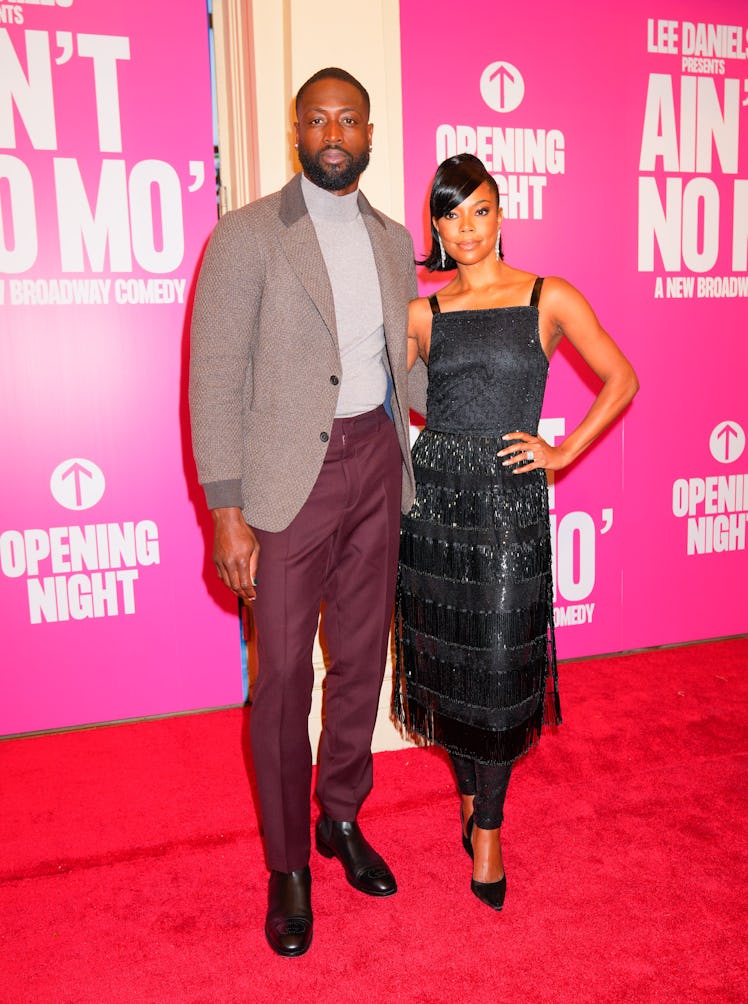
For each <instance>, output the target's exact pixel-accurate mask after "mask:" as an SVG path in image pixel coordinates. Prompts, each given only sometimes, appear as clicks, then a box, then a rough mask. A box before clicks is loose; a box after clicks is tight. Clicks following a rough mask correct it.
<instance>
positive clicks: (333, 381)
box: [330, 373, 340, 387]
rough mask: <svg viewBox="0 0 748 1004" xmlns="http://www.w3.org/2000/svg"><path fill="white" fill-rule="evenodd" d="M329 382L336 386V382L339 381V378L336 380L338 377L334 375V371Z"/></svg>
mask: <svg viewBox="0 0 748 1004" xmlns="http://www.w3.org/2000/svg"><path fill="white" fill-rule="evenodd" d="M330 383H331V384H332V385H333V387H337V386H338V384H339V383H340V380H338V378H337V377H336V376H335V374H334V373H333V375H332V376H331V377H330Z"/></svg>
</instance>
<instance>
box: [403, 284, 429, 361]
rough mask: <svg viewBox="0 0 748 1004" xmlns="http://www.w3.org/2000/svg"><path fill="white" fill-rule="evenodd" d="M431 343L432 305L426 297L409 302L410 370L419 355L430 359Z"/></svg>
mask: <svg viewBox="0 0 748 1004" xmlns="http://www.w3.org/2000/svg"><path fill="white" fill-rule="evenodd" d="M430 344H431V307H430V306H429V301H428V300H427V299H426V298H425V297H423V296H422V297H419V298H418V299H417V300H411V301H410V303H409V304H408V371H410V370H411V369H412V368H413V365H414V364H415V361H416V359H418V358H419V357H420V358H421V359H423V361H424V362H425V363H427V362H428V361H429V346H430Z"/></svg>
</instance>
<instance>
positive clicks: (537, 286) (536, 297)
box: [530, 275, 543, 307]
mask: <svg viewBox="0 0 748 1004" xmlns="http://www.w3.org/2000/svg"><path fill="white" fill-rule="evenodd" d="M542 288H543V277H542V276H540V275H539V276H538V277H537V279H536V280H535V283H534V285H533V287H532V296H531V297H530V306H531V307H537V305H538V304H539V303H540V290H541V289H542Z"/></svg>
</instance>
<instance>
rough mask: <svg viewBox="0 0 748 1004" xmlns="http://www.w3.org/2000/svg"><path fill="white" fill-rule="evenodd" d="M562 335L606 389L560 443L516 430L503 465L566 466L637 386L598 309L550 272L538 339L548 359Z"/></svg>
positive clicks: (527, 467)
mask: <svg viewBox="0 0 748 1004" xmlns="http://www.w3.org/2000/svg"><path fill="white" fill-rule="evenodd" d="M562 338H567V339H568V340H569V341H570V342H571V344H572V345H573V346H574V348H575V349H576V350H577V352H579V354H580V356H581V357H582V358H583V359H584V361H585V362H586V363H587V365H588V366H589V367H590V369H591V370H592V371H593V372H594V373H595V374H596V375H597V376H598V377H599V378H600V380H601V381H602V384H603V386H602V388H601V389H600V392H599V394H598V395H597V397H596V398H595V400H594V401H593V403H592V407H591V408H590V410H589V411H588V412H587V414H586V415H585V416H584V418H583V419H582V421H581V422H580V423H579V425H578V426H577V427H576V428H575V429H574V430H573V431H572V432H571V433H569V435H568V436H567V437H566V439H564V440H563V442H562V443H559V445H558V446H550V445H549V444H548V443H546V442H545V440H544V439H542V438H541V437H540V436H532V435H530V434H529V433H525V432H517V433H512V434H511V435H510V436H507V437H506V438H507V439H508V440H511V441H512V445H510V446H508V447H507V448H506V449H505V450H502V451H501V452H500V453H499V456H500V457H504V458H505V459H504V465H505V466H506V465H509V464H513V463H516V462H517V461H518V460H525V459H526V453H527V451H528V450H530V451H531V452H532V454H533V459H532V462H531V463H526V464H523V465H522V467H518V468H516V471H515V473H517V474H524V473H526V472H527V471H531V470H535V469H536V468H538V467H543V468H546V469H547V470H551V471H557V470H561V469H562V468H564V467H567V466H568V465H569V464H570V463H572V461H574V460H576V458H577V457H578V456H579V455H580V453H583V452H584V450H586V449H587V447H588V446H589V445H590V443H592V442H594V440H595V439H596V438H597V437H598V436H599V435H600V433H601V432H602V431H603V430H604V429H606V428H607V427H608V426H609V425H610V424H611V422H613V421H614V420H615V419H616V418H617V417H618V415H620V413H621V412H622V411H623V409H624V408H625V407H626V405H627V404H628V403H629V402H630V401H631V399H632V398H633V397H634V395H635V394H636V392H637V390H638V389H639V381H638V380H637V378H636V374H635V373H634V370H633V367H632V366H631V363H630V362H629V361H628V359H626V357H625V356H624V354H623V353H622V352H621V350H620V349H619V348H618V346H617V345H616V343H615V342H614V341H613V339H612V338H611V337H610V335H609V334H608V333H607V332H606V331H605V330H604V329H603V327H602V326H601V325H600V322H599V321H598V319H597V317H596V316H595V312H594V311H593V309H592V307H591V306H590V305H589V303H588V302H587V300H585V298H584V297H583V296H582V294H581V293H580V292H579V290H577V289H575V288H574V287H573V286H572V285H571V284H570V283H568V282H566V281H565V280H564V279H559V278H556V277H551V278H548V279H546V280H545V282H544V283H543V292H542V295H541V299H540V340H541V344H542V346H543V351H544V352H545V353H546V355H547V356H548V357H549V358H550V356H551V355H552V354H553V352H554V350H555V349H556V347H557V346H558V344H559V342H560V341H561V339H562Z"/></svg>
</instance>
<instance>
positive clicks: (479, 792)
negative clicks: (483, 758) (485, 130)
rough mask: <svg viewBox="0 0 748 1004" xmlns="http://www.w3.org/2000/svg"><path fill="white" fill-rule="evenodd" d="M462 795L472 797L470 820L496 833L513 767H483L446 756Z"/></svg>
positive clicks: (500, 821)
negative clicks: (450, 762)
mask: <svg viewBox="0 0 748 1004" xmlns="http://www.w3.org/2000/svg"><path fill="white" fill-rule="evenodd" d="M449 758H450V760H451V761H452V766H453V767H454V772H455V777H456V778H457V787H458V788H459V791H460V794H461V795H474V796H475V799H474V801H473V817H474V820H475V825H476V826H479V827H480V828H481V829H482V830H495V829H497V828H498V827H499V826H501V824H502V822H503V821H504V799H505V798H506V789H507V788H508V787H509V778H510V776H511V773H512V764H510V763H509V764H486V763H480V762H479V761H478V760H471V759H470V757H466V756H457V755H456V754H454V753H450V754H449Z"/></svg>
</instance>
